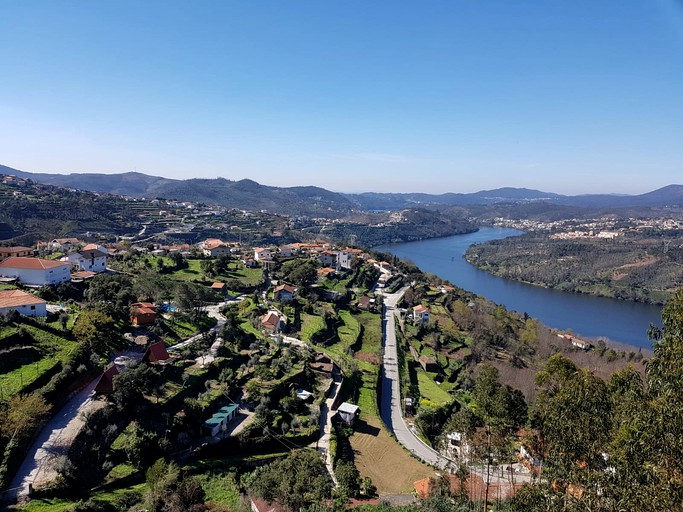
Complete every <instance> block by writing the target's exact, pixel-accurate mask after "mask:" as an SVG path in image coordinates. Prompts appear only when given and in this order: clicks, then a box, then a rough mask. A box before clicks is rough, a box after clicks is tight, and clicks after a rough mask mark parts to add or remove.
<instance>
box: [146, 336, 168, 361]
mask: <svg viewBox="0 0 683 512" xmlns="http://www.w3.org/2000/svg"><path fill="white" fill-rule="evenodd" d="M169 357H171V356H169V355H168V351H167V350H166V344H165V343H164V342H163V341H157V342H156V343H152V344H151V345H150V346H149V347H147V350H145V355H144V356H142V361H143V362H144V363H161V362H162V361H166V359H168V358H169Z"/></svg>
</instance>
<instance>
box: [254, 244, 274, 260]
mask: <svg viewBox="0 0 683 512" xmlns="http://www.w3.org/2000/svg"><path fill="white" fill-rule="evenodd" d="M272 258H273V254H272V253H271V252H270V249H264V248H263V247H255V248H254V259H255V260H256V261H263V260H271V259H272Z"/></svg>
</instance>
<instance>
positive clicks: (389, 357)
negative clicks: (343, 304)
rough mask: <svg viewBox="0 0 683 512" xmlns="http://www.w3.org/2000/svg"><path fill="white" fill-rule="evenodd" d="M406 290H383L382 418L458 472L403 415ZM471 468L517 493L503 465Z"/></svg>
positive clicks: (408, 444) (416, 451) (408, 443)
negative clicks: (400, 312)
mask: <svg viewBox="0 0 683 512" xmlns="http://www.w3.org/2000/svg"><path fill="white" fill-rule="evenodd" d="M406 290H407V287H405V288H402V289H401V290H399V291H398V292H396V293H383V296H384V306H383V313H382V347H383V348H384V357H383V361H382V363H383V364H382V385H381V388H380V390H379V392H380V394H381V399H380V401H381V408H380V415H381V417H382V421H383V422H384V424H385V425H386V426H387V428H388V429H389V431H390V432H391V433H393V434H394V436H396V439H397V440H398V442H399V443H401V444H402V445H403V446H404V447H405V448H406V449H407V450H409V451H410V452H411V453H413V455H415V456H416V457H417V458H419V459H421V460H422V461H423V462H426V463H427V464H429V465H431V466H434V467H436V468H438V469H441V470H446V471H450V472H454V471H455V470H456V469H457V467H458V462H457V461H454V460H451V459H448V458H446V457H444V456H443V455H441V454H440V453H439V452H437V451H436V450H434V449H433V448H432V447H431V446H428V445H427V444H426V443H425V442H424V441H422V440H421V439H420V438H419V437H417V435H416V434H415V432H414V431H413V429H412V428H410V427H409V426H408V425H407V424H406V421H405V418H404V417H403V409H402V407H401V387H400V386H401V383H400V375H399V368H398V357H397V350H396V318H397V310H396V304H398V302H399V300H401V297H402V296H403V294H404V293H405V291H406ZM469 469H470V471H471V472H472V473H473V474H475V475H477V476H479V477H481V479H482V480H483V481H484V482H486V481H488V482H489V483H490V484H493V485H497V486H500V487H501V492H503V493H504V495H508V494H509V493H510V492H513V491H512V487H513V486H514V484H513V483H511V477H512V475H510V474H507V475H506V474H505V473H504V472H503V470H502V467H499V468H498V470H497V471H496V470H494V469H490V470H489V471H488V472H487V471H486V469H485V468H484V467H482V466H479V467H474V466H469ZM487 473H488V474H487ZM514 479H515V480H516V481H517V482H518V483H520V482H528V481H530V475H528V474H523V473H515V474H514Z"/></svg>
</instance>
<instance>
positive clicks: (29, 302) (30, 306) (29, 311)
mask: <svg viewBox="0 0 683 512" xmlns="http://www.w3.org/2000/svg"><path fill="white" fill-rule="evenodd" d="M10 309H14V310H16V311H17V312H18V313H20V314H22V315H26V316H47V302H46V301H44V300H43V299H41V298H40V297H36V296H35V295H33V294H32V293H26V292H24V291H21V290H0V314H5V313H7V312H8V311H9V310H10Z"/></svg>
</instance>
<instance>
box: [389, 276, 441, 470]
mask: <svg viewBox="0 0 683 512" xmlns="http://www.w3.org/2000/svg"><path fill="white" fill-rule="evenodd" d="M405 291H406V289H405V288H403V289H401V290H399V291H398V292H396V293H391V294H385V295H384V312H383V315H382V316H383V318H382V346H383V347H384V360H383V363H384V364H383V365H382V388H381V391H380V392H381V394H382V399H381V410H380V414H381V416H382V421H384V424H385V425H386V426H387V428H388V429H389V430H390V431H391V432H392V433H393V434H394V435H395V436H396V439H397V440H398V442H399V443H401V444H402V445H403V446H405V447H406V448H407V449H408V450H410V451H411V452H412V453H414V454H415V455H416V456H417V457H419V458H420V459H422V460H423V461H425V462H427V463H428V464H430V465H432V466H435V467H437V468H441V469H446V468H447V467H449V466H452V464H451V461H449V460H448V459H447V458H445V457H443V456H442V455H440V454H439V452H437V451H436V450H434V449H433V448H431V447H429V446H427V445H426V444H425V443H424V442H422V441H421V440H420V439H419V438H418V437H417V436H416V435H415V434H414V433H413V432H412V430H410V428H408V425H406V422H405V419H404V418H403V410H402V408H401V390H400V379H399V373H398V358H397V354H396V321H395V318H396V309H395V308H396V304H397V303H398V301H399V300H400V299H401V297H402V296H403V294H404V293H405Z"/></svg>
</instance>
